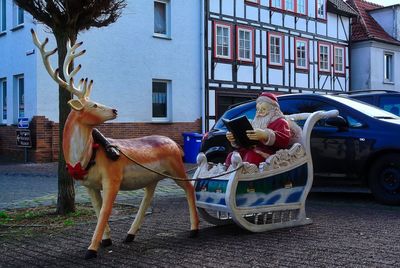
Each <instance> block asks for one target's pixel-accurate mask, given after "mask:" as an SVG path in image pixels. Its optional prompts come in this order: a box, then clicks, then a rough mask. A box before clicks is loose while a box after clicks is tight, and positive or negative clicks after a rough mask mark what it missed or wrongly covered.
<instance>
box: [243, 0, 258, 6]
mask: <svg viewBox="0 0 400 268" xmlns="http://www.w3.org/2000/svg"><path fill="white" fill-rule="evenodd" d="M244 2H245V3H246V4H253V5H258V4H260V0H245V1H244Z"/></svg>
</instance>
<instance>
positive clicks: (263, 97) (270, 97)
mask: <svg viewBox="0 0 400 268" xmlns="http://www.w3.org/2000/svg"><path fill="white" fill-rule="evenodd" d="M256 102H257V103H259V102H267V103H269V104H272V105H273V106H276V107H279V104H278V99H277V98H276V96H275V95H274V94H272V93H269V92H263V93H261V94H260V96H258V98H257V101H256Z"/></svg>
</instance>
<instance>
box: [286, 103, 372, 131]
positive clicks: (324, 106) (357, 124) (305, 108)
mask: <svg viewBox="0 0 400 268" xmlns="http://www.w3.org/2000/svg"><path fill="white" fill-rule="evenodd" d="M279 104H280V106H281V110H282V112H283V113H284V114H295V113H310V112H315V111H330V110H339V111H340V116H342V117H343V118H344V119H345V120H346V121H347V122H348V124H349V127H350V128H361V127H363V126H364V124H363V123H362V121H360V120H358V119H357V118H356V117H355V116H352V115H350V114H349V113H348V112H346V111H343V110H341V109H338V107H335V106H333V105H331V104H329V103H327V102H324V101H320V100H309V99H296V100H294V99H289V100H282V101H281V102H279ZM297 123H298V125H300V126H303V125H304V123H305V121H297ZM315 125H316V126H320V127H332V126H330V125H328V124H327V123H326V120H323V119H321V120H319V121H318V122H317V123H316V124H315Z"/></svg>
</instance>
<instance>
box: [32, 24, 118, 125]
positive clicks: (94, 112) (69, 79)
mask: <svg viewBox="0 0 400 268" xmlns="http://www.w3.org/2000/svg"><path fill="white" fill-rule="evenodd" d="M31 33H32V38H33V43H34V44H35V45H36V46H37V47H38V48H39V50H40V54H41V55H42V60H43V63H44V66H45V67H46V70H47V72H48V73H49V74H50V76H51V77H52V78H53V80H54V81H56V82H57V83H58V84H59V85H60V86H62V87H63V88H64V89H66V90H68V91H69V92H71V93H72V94H73V95H74V96H76V97H77V98H76V99H72V100H70V101H69V102H68V104H69V106H70V107H71V108H72V111H73V112H74V113H76V114H77V119H78V121H79V122H80V123H82V124H85V125H99V124H101V123H104V122H105V121H108V120H112V119H115V118H116V117H117V110H116V109H113V108H110V107H107V106H105V105H102V104H99V103H96V102H93V101H91V100H89V96H90V92H91V90H92V87H93V80H90V82H88V79H87V78H86V79H81V80H80V81H79V83H78V86H75V84H74V78H73V77H74V76H75V75H76V73H77V72H78V71H79V70H80V69H81V67H82V66H81V65H80V64H79V65H78V66H77V67H76V68H74V69H73V70H72V71H71V72H69V68H70V66H71V63H72V62H73V60H74V59H75V58H77V57H79V56H81V55H83V54H84V53H85V52H86V50H82V51H80V52H75V51H76V49H77V48H78V47H80V46H81V45H82V42H80V43H76V44H74V45H73V46H71V43H70V41H68V45H67V55H66V57H65V61H64V65H63V74H64V77H65V80H63V79H61V78H60V76H59V70H58V69H56V70H53V68H52V67H51V65H50V62H49V57H50V56H51V55H53V54H54V53H56V52H57V48H55V49H53V50H51V51H45V46H46V44H47V43H48V42H49V39H48V38H46V39H45V41H44V42H43V43H40V41H39V39H38V38H37V36H36V33H35V31H34V30H33V29H31Z"/></svg>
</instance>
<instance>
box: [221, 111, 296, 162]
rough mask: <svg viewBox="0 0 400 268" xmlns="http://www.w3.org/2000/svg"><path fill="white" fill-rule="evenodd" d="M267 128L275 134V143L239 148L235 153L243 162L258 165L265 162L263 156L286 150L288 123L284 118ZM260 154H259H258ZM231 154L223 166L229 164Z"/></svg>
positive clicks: (288, 133) (260, 143)
mask: <svg viewBox="0 0 400 268" xmlns="http://www.w3.org/2000/svg"><path fill="white" fill-rule="evenodd" d="M267 128H268V129H270V130H272V131H273V132H274V134H275V142H274V143H273V144H272V145H265V144H263V143H262V142H259V143H258V144H257V145H256V146H255V147H253V148H239V149H237V150H236V151H237V152H238V153H239V154H240V156H241V157H242V159H243V162H249V163H252V164H256V165H258V164H260V163H261V162H263V161H265V155H267V156H268V155H271V154H274V153H275V152H276V151H278V150H280V149H286V148H287V147H288V145H289V141H290V135H291V134H290V128H289V123H288V122H287V121H286V120H285V119H284V118H278V119H276V120H274V121H272V122H271V123H269V124H268V125H267ZM259 152H261V153H259ZM231 156H232V153H230V154H229V155H228V157H227V158H226V161H225V165H226V166H229V165H230V164H231Z"/></svg>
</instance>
